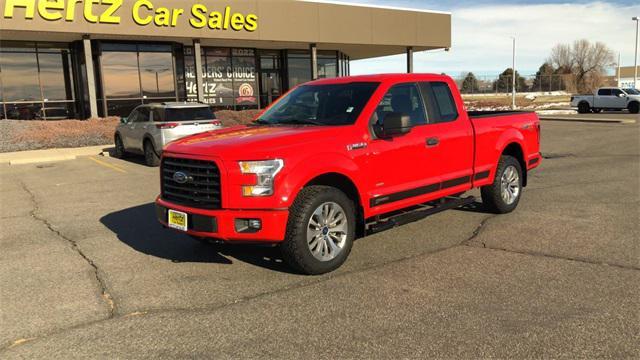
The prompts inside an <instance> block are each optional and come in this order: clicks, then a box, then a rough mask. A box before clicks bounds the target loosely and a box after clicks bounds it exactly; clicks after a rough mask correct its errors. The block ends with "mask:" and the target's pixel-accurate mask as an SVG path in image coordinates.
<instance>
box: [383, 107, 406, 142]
mask: <svg viewBox="0 0 640 360" xmlns="http://www.w3.org/2000/svg"><path fill="white" fill-rule="evenodd" d="M411 127H412V126H411V117H410V116H409V115H407V114H405V113H400V112H392V113H388V114H387V115H385V117H384V121H383V122H382V128H381V129H380V130H381V131H380V132H381V134H378V135H379V136H380V137H382V138H388V137H392V136H397V135H404V134H406V133H408V132H409V131H411Z"/></svg>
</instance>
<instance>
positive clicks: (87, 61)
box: [82, 36, 108, 118]
mask: <svg viewBox="0 0 640 360" xmlns="http://www.w3.org/2000/svg"><path fill="white" fill-rule="evenodd" d="M82 45H83V47H84V65H85V69H86V71H87V91H89V115H90V117H92V118H97V117H98V99H97V98H96V75H95V72H94V71H93V54H92V52H91V39H90V38H89V36H84V37H83V38H82ZM107 115H108V114H105V116H107Z"/></svg>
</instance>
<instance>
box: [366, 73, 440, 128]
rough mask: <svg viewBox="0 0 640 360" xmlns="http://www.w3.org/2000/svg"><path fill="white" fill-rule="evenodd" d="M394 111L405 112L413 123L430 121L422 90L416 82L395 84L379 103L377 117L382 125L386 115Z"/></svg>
mask: <svg viewBox="0 0 640 360" xmlns="http://www.w3.org/2000/svg"><path fill="white" fill-rule="evenodd" d="M392 112H396V113H403V114H405V115H408V116H409V117H410V118H411V125H413V126H416V125H423V124H426V123H427V122H428V119H427V114H426V112H425V110H424V104H423V102H422V97H421V96H420V90H419V89H418V87H417V86H416V84H414V83H409V84H399V85H394V86H393V87H391V89H389V91H388V92H387V93H386V94H385V95H384V97H383V98H382V101H380V103H379V104H378V108H377V109H376V113H375V117H376V119H375V120H376V121H374V122H376V123H377V124H378V125H382V123H383V121H384V117H385V116H386V115H387V114H389V113H392Z"/></svg>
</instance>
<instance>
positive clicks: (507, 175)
mask: <svg viewBox="0 0 640 360" xmlns="http://www.w3.org/2000/svg"><path fill="white" fill-rule="evenodd" d="M480 193H481V195H482V204H484V205H485V206H486V207H487V208H488V209H489V210H490V211H492V212H494V213H497V214H506V213H509V212H512V211H513V210H514V209H515V208H516V207H517V206H518V202H520V196H521V195H522V167H521V166H520V162H518V160H516V158H514V157H513V156H508V155H503V156H501V157H500V161H499V162H498V169H497V170H496V176H495V178H494V180H493V183H492V184H491V185H487V186H483V187H482V188H481V189H480Z"/></svg>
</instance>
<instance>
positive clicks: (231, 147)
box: [164, 126, 344, 160]
mask: <svg viewBox="0 0 640 360" xmlns="http://www.w3.org/2000/svg"><path fill="white" fill-rule="evenodd" d="M336 128H344V127H343V126H235V127H230V128H224V129H220V130H213V131H207V132H204V133H200V134H196V135H191V136H188V137H185V138H182V139H179V140H176V141H174V142H171V143H169V144H168V145H167V146H165V148H164V151H167V152H170V153H174V154H191V155H198V156H216V157H221V158H224V159H225V160H259V159H261V158H265V159H266V158H272V157H277V156H280V153H281V150H282V149H284V148H292V147H308V146H312V144H314V143H319V142H325V143H326V139H327V138H330V137H332V136H334V135H335V131H336ZM332 133H333V134H332Z"/></svg>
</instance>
